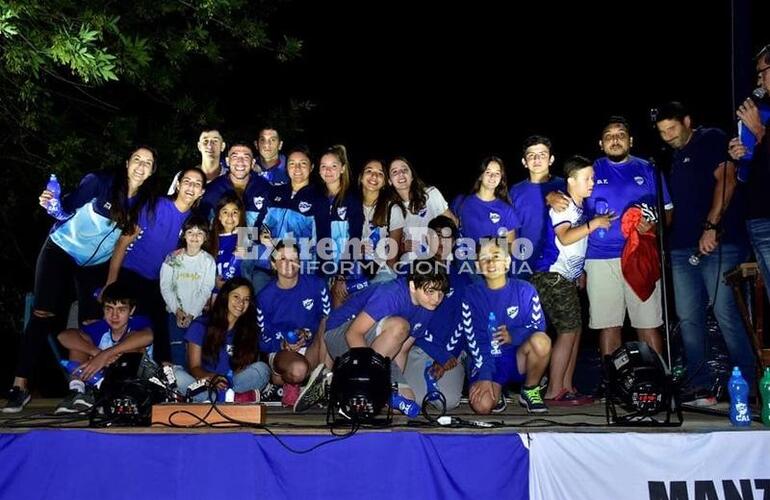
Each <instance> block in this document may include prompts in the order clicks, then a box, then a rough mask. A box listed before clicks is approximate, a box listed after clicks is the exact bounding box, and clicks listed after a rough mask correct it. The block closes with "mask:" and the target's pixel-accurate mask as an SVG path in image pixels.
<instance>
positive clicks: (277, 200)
mask: <svg viewBox="0 0 770 500" xmlns="http://www.w3.org/2000/svg"><path fill="white" fill-rule="evenodd" d="M279 201H281V197H280V196H276V197H275V198H273V202H274V203H278V202H279Z"/></svg>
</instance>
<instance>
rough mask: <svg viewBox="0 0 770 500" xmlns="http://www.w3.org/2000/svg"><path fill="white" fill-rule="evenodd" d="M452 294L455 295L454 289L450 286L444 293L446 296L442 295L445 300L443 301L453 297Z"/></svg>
mask: <svg viewBox="0 0 770 500" xmlns="http://www.w3.org/2000/svg"><path fill="white" fill-rule="evenodd" d="M454 293H455V289H454V288H452V287H451V286H450V287H449V291H448V292H447V293H446V295H444V298H445V299H448V298H449V297H451V296H452V295H454Z"/></svg>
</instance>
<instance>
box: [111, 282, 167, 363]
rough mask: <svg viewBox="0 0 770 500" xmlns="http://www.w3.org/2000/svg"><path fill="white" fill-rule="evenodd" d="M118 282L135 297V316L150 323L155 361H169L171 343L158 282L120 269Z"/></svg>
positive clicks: (164, 306) (164, 303)
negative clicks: (147, 319) (139, 316)
mask: <svg viewBox="0 0 770 500" xmlns="http://www.w3.org/2000/svg"><path fill="white" fill-rule="evenodd" d="M118 280H120V282H121V283H123V284H124V285H125V286H127V287H129V289H130V290H131V291H132V292H133V294H134V297H136V312H135V313H134V314H135V315H139V314H141V315H143V316H147V317H148V318H150V322H152V333H153V339H152V352H153V357H154V358H155V361H156V362H158V363H164V362H168V361H171V342H170V340H169V337H168V313H167V312H166V302H165V301H164V300H163V296H162V295H161V293H160V280H148V279H147V278H145V277H144V276H142V275H141V274H138V273H135V272H134V271H131V270H129V269H126V268H121V269H120V273H119V274H118Z"/></svg>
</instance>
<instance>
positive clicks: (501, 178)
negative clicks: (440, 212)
mask: <svg viewBox="0 0 770 500" xmlns="http://www.w3.org/2000/svg"><path fill="white" fill-rule="evenodd" d="M452 208H453V209H454V212H455V213H456V214H457V217H458V219H460V234H461V235H462V236H464V237H465V238H472V239H473V240H474V241H476V242H478V241H479V240H480V239H481V238H483V237H487V236H494V237H496V238H506V239H507V241H508V244H511V243H513V240H514V239H515V232H514V229H515V228H517V227H519V219H518V217H516V213H515V212H514V210H513V205H512V204H511V199H510V197H509V196H508V181H507V179H506V176H505V165H504V164H503V160H501V159H500V158H498V157H497V156H489V157H487V158H484V160H482V162H481V166H480V167H479V169H478V177H477V178H476V182H475V183H474V185H473V189H472V190H471V193H470V194H469V195H467V196H463V197H461V198H458V201H457V203H456V205H455V206H453V207H452Z"/></svg>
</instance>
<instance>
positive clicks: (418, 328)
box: [412, 323, 422, 332]
mask: <svg viewBox="0 0 770 500" xmlns="http://www.w3.org/2000/svg"><path fill="white" fill-rule="evenodd" d="M420 328H422V323H415V324H414V327H412V331H413V332H416V331H419V330H420Z"/></svg>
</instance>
